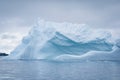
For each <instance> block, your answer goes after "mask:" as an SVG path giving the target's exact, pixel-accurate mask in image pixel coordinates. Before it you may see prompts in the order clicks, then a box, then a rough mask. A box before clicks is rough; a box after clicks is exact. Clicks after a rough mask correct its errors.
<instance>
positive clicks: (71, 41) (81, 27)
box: [6, 20, 120, 61]
mask: <svg viewBox="0 0 120 80" xmlns="http://www.w3.org/2000/svg"><path fill="white" fill-rule="evenodd" d="M118 43H119V41H118V42H117V44H118ZM117 46H120V45H117ZM117 46H116V43H114V42H112V38H111V33H110V32H107V31H100V30H95V29H91V28H89V27H88V26H87V25H85V24H73V23H56V22H49V21H44V20H40V21H39V22H38V23H37V24H36V26H34V27H33V28H32V29H31V30H30V32H29V34H28V35H27V36H26V37H24V38H23V40H22V41H21V44H20V45H18V46H17V47H16V48H15V49H14V50H13V51H12V52H11V54H10V55H9V56H8V57H6V59H23V60H24V59H25V60H26V59H29V60H32V59H46V60H63V61H64V60H111V59H112V60H113V58H114V59H117V60H118V59H119V55H120V50H119V48H118V47H117Z"/></svg>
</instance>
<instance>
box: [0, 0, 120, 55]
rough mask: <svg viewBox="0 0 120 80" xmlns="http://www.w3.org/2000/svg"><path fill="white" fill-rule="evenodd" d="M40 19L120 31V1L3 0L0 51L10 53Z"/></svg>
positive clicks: (0, 5) (1, 3) (1, 1)
mask: <svg viewBox="0 0 120 80" xmlns="http://www.w3.org/2000/svg"><path fill="white" fill-rule="evenodd" d="M38 18H40V19H44V20H47V21H54V22H71V23H78V24H87V25H89V26H90V27H91V28H97V29H98V28H100V29H107V30H112V32H114V34H119V29H120V0H19V1H18V0H0V52H6V53H10V51H12V50H13V49H14V48H15V47H16V46H17V45H18V44H19V43H20V40H21V39H22V37H23V36H25V35H26V34H27V33H28V31H29V30H30V29H31V27H33V26H34V25H35V23H36V22H37V19H38ZM8 44H9V45H8Z"/></svg>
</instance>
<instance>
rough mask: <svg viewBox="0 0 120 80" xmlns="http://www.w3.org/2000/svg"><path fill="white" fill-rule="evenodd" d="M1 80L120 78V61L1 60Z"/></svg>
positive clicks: (93, 79) (113, 79)
mask: <svg viewBox="0 0 120 80" xmlns="http://www.w3.org/2000/svg"><path fill="white" fill-rule="evenodd" d="M0 65H1V67H0V80H4V79H5V80H120V71H119V70H120V62H103V61H97V62H95V61H94V62H73V63H60V62H59V63H58V62H48V61H0Z"/></svg>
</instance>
